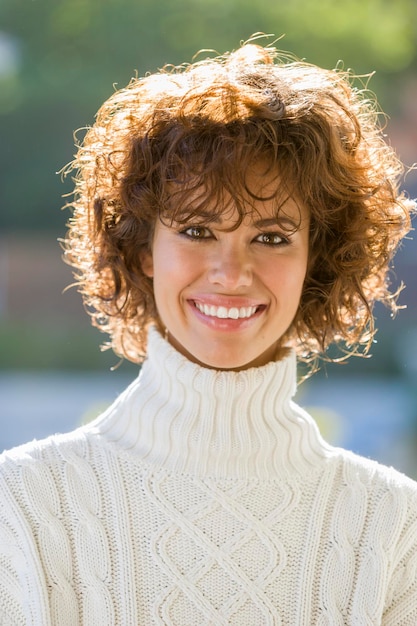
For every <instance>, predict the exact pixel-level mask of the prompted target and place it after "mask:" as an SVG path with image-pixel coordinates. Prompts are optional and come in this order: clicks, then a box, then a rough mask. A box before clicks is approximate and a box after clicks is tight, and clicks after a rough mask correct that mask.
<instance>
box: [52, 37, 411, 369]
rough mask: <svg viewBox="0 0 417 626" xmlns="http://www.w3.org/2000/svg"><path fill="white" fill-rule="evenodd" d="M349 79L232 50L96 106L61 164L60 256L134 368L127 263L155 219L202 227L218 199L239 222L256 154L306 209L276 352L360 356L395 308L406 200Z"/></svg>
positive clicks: (252, 49) (149, 314)
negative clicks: (300, 266) (395, 268)
mask: <svg viewBox="0 0 417 626" xmlns="http://www.w3.org/2000/svg"><path fill="white" fill-rule="evenodd" d="M352 78H354V77H352V76H351V75H350V74H349V73H347V72H344V71H342V70H340V69H337V70H334V71H330V70H325V69H321V68H319V67H316V66H314V65H311V64H308V63H305V62H301V61H298V60H297V59H295V58H293V57H291V56H290V55H288V54H282V53H279V52H278V51H277V50H276V49H275V48H273V47H261V46H259V45H257V44H254V43H247V44H244V45H242V47H241V48H240V49H238V50H237V51H235V52H232V53H228V54H226V55H223V56H218V57H215V58H208V59H205V60H199V61H196V62H194V63H193V64H190V65H182V66H179V67H173V66H166V67H164V68H163V69H162V70H160V71H159V72H158V73H156V74H151V75H148V76H146V77H145V78H135V79H132V81H131V82H130V84H129V85H128V86H127V87H126V88H124V89H121V90H119V91H117V92H115V93H114V94H113V95H112V96H111V97H110V98H109V99H108V100H107V101H106V102H105V103H104V104H103V106H102V107H101V109H100V110H99V112H98V114H97V118H96V122H95V124H94V125H93V126H92V127H91V128H89V129H88V130H87V132H86V134H85V137H84V140H83V141H82V143H81V144H79V145H78V152H77V155H76V158H75V160H74V161H73V162H72V163H70V164H69V166H67V168H66V170H65V174H68V173H69V172H73V171H74V170H75V171H76V177H75V191H74V201H73V202H72V203H71V204H70V205H69V206H70V207H72V209H73V215H72V218H71V219H70V222H69V230H68V234H67V238H66V240H65V259H66V261H67V262H68V263H69V264H70V265H72V266H73V267H74V268H75V270H76V271H75V276H76V279H77V284H78V285H79V290H80V292H81V293H82V295H83V299H84V302H85V305H86V307H87V310H88V312H89V313H90V315H91V316H92V320H93V324H94V325H96V326H97V327H98V328H100V330H102V331H104V332H106V333H109V335H110V338H111V342H110V344H108V345H109V346H111V347H112V348H113V349H114V351H115V352H116V353H117V354H118V355H121V356H123V357H126V358H127V359H129V360H131V361H134V362H139V361H140V360H141V359H142V358H143V356H144V354H145V351H146V335H147V327H148V325H149V323H151V322H155V321H156V322H158V314H157V311H156V307H155V301H154V296H153V289H152V281H151V279H149V278H148V277H147V276H145V275H144V273H143V271H142V268H141V263H140V258H141V252H142V253H143V251H148V250H149V249H150V248H151V245H152V237H153V229H154V225H155V221H156V220H157V219H164V218H166V217H168V219H170V220H174V219H175V220H176V221H184V222H186V221H187V220H189V219H191V218H194V217H196V216H197V217H198V219H199V221H200V223H201V221H202V220H203V221H204V220H205V221H207V222H209V221H211V220H213V219H215V217H216V215H215V213H216V211H217V213H220V212H222V211H224V203H223V202H222V196H223V197H224V192H227V195H228V197H231V198H232V199H233V201H234V203H235V204H236V207H237V209H238V212H239V215H240V219H242V218H243V215H244V213H245V212H247V207H246V208H245V202H244V200H243V198H244V196H245V197H246V198H247V196H248V194H247V191H248V189H247V185H246V182H245V181H246V175H247V172H249V170H250V168H251V167H252V166H253V164H254V163H255V162H259V161H262V162H267V163H268V165H269V171H271V172H276V173H277V175H278V176H279V180H280V181H281V188H280V189H277V193H281V192H282V191H283V189H282V187H284V191H285V193H286V194H288V195H291V196H293V197H295V198H297V200H298V201H299V202H302V203H303V204H304V205H305V206H306V207H307V208H308V210H309V213H310V243H309V247H310V253H309V254H310V258H309V267H308V271H307V276H306V279H305V284H304V289H303V294H302V297H301V302H300V306H299V310H298V313H297V315H296V318H295V319H294V321H293V324H292V325H291V327H290V329H289V330H288V332H287V335H286V337H285V338H284V340H285V342H286V344H287V345H293V346H294V347H295V348H296V350H297V353H298V355H299V357H301V358H302V359H304V360H306V361H309V360H310V361H311V360H313V359H315V358H316V357H317V356H321V357H323V358H326V355H325V353H326V350H327V349H328V347H329V346H330V345H331V344H339V345H341V346H342V350H343V351H344V353H345V354H354V353H358V352H359V353H360V352H366V351H367V350H368V348H369V345H370V342H371V340H372V336H373V334H374V325H373V315H372V309H373V304H374V302H375V301H377V300H379V301H382V302H384V303H385V304H387V305H388V306H389V307H390V308H391V309H392V310H393V311H395V310H396V297H395V296H396V294H392V293H391V292H390V286H389V276H388V272H389V267H390V261H391V259H392V257H393V255H394V253H395V251H396V249H397V247H398V244H399V242H400V240H401V239H402V237H403V236H404V235H405V234H406V233H407V232H408V230H409V229H410V215H411V213H412V211H413V207H414V204H413V203H412V202H411V201H410V200H408V199H407V198H406V197H405V196H404V195H403V194H400V193H399V190H398V181H399V180H400V176H401V175H402V173H403V167H402V165H401V163H400V162H399V160H398V159H397V157H396V156H395V153H394V151H393V150H392V148H391V147H390V146H389V145H387V143H386V142H385V141H384V139H383V133H382V129H381V126H380V123H379V119H380V118H379V114H378V111H377V108H376V105H375V103H374V102H373V101H372V100H370V99H367V97H366V92H365V91H362V90H359V89H357V88H355V87H354V85H353V80H352ZM202 190H203V191H202ZM249 191H250V190H249ZM196 194H197V196H198V199H197V200H196ZM191 196H192V197H193V202H192V203H191V202H190V201H189V198H190V197H191ZM213 199H216V200H217V201H216V202H213ZM213 206H214V207H217V208H213ZM277 210H278V209H277Z"/></svg>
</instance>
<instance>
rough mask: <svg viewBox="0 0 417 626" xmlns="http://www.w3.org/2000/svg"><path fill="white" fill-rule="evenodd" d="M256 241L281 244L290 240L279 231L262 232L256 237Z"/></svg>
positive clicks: (270, 244)
mask: <svg viewBox="0 0 417 626" xmlns="http://www.w3.org/2000/svg"><path fill="white" fill-rule="evenodd" d="M256 241H257V242H258V243H263V244H265V245H267V246H279V245H282V244H285V243H288V240H287V239H286V238H285V237H283V236H282V235H280V234H279V233H261V234H260V235H258V237H256Z"/></svg>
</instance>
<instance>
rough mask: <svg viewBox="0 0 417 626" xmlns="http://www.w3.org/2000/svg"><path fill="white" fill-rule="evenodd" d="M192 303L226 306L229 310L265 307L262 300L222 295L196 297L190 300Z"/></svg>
mask: <svg viewBox="0 0 417 626" xmlns="http://www.w3.org/2000/svg"><path fill="white" fill-rule="evenodd" d="M188 300H190V301H191V302H194V303H195V302H198V303H200V304H207V305H210V306H224V307H226V308H227V309H231V308H233V307H236V308H241V307H258V306H262V305H265V303H264V302H262V300H255V299H254V298H248V297H242V296H225V295H221V294H204V295H201V296H195V297H193V298H188Z"/></svg>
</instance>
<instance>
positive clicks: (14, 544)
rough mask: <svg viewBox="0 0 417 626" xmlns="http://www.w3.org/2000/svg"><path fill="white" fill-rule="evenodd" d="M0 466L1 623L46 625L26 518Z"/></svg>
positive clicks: (42, 584)
mask: <svg viewBox="0 0 417 626" xmlns="http://www.w3.org/2000/svg"><path fill="white" fill-rule="evenodd" d="M13 478H14V477H13V476H11V477H10V476H8V479H9V480H7V478H6V477H5V475H4V474H3V473H1V467H0V624H1V625H2V626H28V625H32V624H42V625H43V626H46V625H47V624H49V618H48V616H47V615H46V614H44V610H43V609H41V610H39V607H42V605H44V606H45V604H44V603H43V602H42V601H41V602H39V598H40V597H42V596H45V594H46V586H45V581H44V576H43V571H42V566H41V563H40V561H39V557H38V551H37V548H36V542H35V539H34V536H33V533H32V531H31V528H30V523H29V520H27V519H25V516H24V515H23V513H22V510H21V507H20V506H19V503H18V502H17V501H16V499H15V497H14V495H13V493H12V490H11V489H10V485H9V484H8V482H10V480H12V479H13Z"/></svg>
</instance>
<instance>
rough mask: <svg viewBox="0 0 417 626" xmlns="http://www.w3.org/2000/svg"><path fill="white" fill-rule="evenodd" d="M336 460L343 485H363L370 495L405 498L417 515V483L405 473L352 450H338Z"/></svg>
mask: <svg viewBox="0 0 417 626" xmlns="http://www.w3.org/2000/svg"><path fill="white" fill-rule="evenodd" d="M335 458H336V460H337V463H338V465H339V477H340V478H339V479H340V480H341V481H342V482H343V483H348V482H351V481H352V483H357V484H358V485H359V484H360V485H362V486H363V488H365V489H366V490H367V491H368V492H369V494H370V495H372V494H376V493H381V494H382V493H385V492H386V493H392V494H393V495H395V496H396V497H399V498H405V499H407V500H409V501H410V503H412V504H413V505H414V507H415V510H416V513H417V481H416V480H414V479H413V478H411V477H409V476H407V475H406V474H404V473H403V472H401V471H399V470H398V469H395V468H394V467H390V466H387V465H384V464H382V463H381V462H379V461H376V460H373V459H370V458H366V457H363V456H360V455H359V454H356V453H354V452H352V451H350V450H344V449H341V448H338V449H336V451H335Z"/></svg>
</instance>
